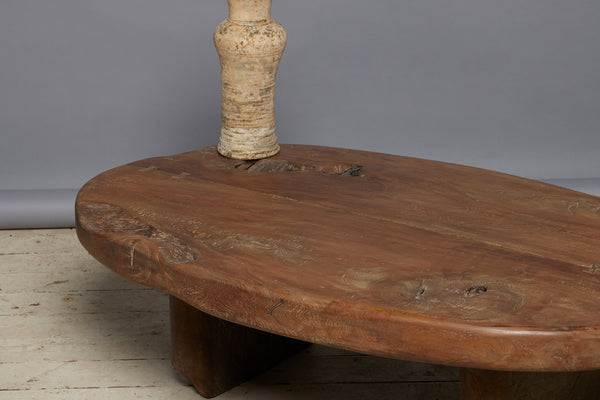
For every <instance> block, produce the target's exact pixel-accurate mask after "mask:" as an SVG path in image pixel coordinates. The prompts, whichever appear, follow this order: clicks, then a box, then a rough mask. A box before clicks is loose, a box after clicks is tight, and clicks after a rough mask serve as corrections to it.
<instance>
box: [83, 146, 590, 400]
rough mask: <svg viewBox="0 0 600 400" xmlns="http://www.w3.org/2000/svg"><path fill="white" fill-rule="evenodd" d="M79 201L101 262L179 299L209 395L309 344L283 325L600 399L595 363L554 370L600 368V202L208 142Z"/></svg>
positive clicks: (178, 360)
mask: <svg viewBox="0 0 600 400" xmlns="http://www.w3.org/2000/svg"><path fill="white" fill-rule="evenodd" d="M76 209H77V233H78V235H79V238H80V240H81V242H82V243H83V245H84V246H85V247H86V248H87V249H88V251H89V252H90V253H91V254H92V255H93V256H95V257H96V258H97V259H98V260H100V261H101V262H102V263H104V264H105V265H107V266H108V267H110V268H111V269H113V270H114V271H116V272H117V273H119V274H120V275H122V276H123V277H125V278H127V279H129V280H132V281H134V282H137V283H140V284H143V285H146V286H150V287H153V288H156V289H160V290H164V291H166V292H168V293H170V294H171V295H172V322H173V359H174V360H173V361H174V364H175V366H176V367H177V368H178V369H179V370H181V371H182V372H183V373H184V374H186V375H187V376H188V377H190V379H191V380H192V381H193V382H194V384H195V385H196V387H198V389H199V390H200V391H201V393H203V394H204V395H206V396H214V395H216V394H218V393H220V392H222V391H224V390H226V389H227V388H229V387H230V386H232V385H235V384H237V383H239V381H240V380H243V379H245V378H247V377H248V376H249V375H251V374H252V373H255V372H257V371H259V370H262V369H264V368H266V367H267V366H268V365H269V364H271V363H274V362H276V361H277V360H279V359H281V358H282V357H284V356H285V354H288V353H290V352H293V351H295V350H296V349H298V348H299V346H301V345H302V343H300V342H296V341H292V340H287V339H284V338H280V336H279V335H281V336H285V337H287V338H293V339H299V340H301V341H307V342H313V343H320V344H325V345H329V346H334V347H338V348H343V349H349V350H354V351H358V352H363V353H368V354H373V355H379V356H384V357H392V358H399V359H405V360H414V361H421V362H430V363H438V364H445V365H453V366H459V367H463V376H462V382H463V388H462V391H463V397H464V398H490V399H491V398H509V397H507V396H508V395H506V393H513V394H514V393H516V392H515V391H517V392H519V391H520V392H519V394H518V396H521V397H520V398H536V397H535V396H537V395H539V392H535V393H537V394H535V393H534V394H532V395H531V396H532V397H527V395H523V393H525V392H527V390H531V391H535V390H538V389H539V388H538V389H536V388H533V389H527V390H525V389H523V388H521V389H518V388H515V387H517V386H519V385H515V382H516V381H517V380H518V379H520V378H519V377H521V376H524V377H533V376H538V375H540V374H529V373H523V374H520V373H517V372H514V373H511V372H493V371H524V372H544V374H541V376H542V377H546V378H547V379H544V380H543V381H544V383H543V384H539V385H538V386H539V387H542V386H543V387H546V388H548V387H549V386H548V385H550V387H554V386H556V387H558V389H557V388H554V389H552V390H550V391H552V392H553V393H554V394H555V395H556V393H563V392H560V390H563V389H564V390H575V389H573V388H574V387H575V383H574V382H577V385H576V386H577V390H578V392H577V393H579V397H574V398H586V397H585V396H590V395H591V396H593V397H587V398H596V396H597V393H598V391H600V383H599V382H600V375H599V374H598V373H597V371H593V372H586V373H583V372H582V373H575V372H573V373H562V374H559V373H558V372H569V371H591V370H598V369H600V307H599V301H600V198H597V197H594V196H590V195H586V194H582V193H578V192H574V191H570V190H567V189H563V188H559V187H556V186H552V185H548V184H544V183H540V182H535V181H531V180H527V179H523V178H518V177H515V176H510V175H505V174H501V173H497V172H492V171H487V170H482V169H477V168H472V167H466V166H461V165H456V164H448V163H443V162H436V161H428V160H422V159H414V158H408V157H400V156H393V155H386V154H378V153H371V152H364V151H354V150H344V149H334V148H326V147H318V146H298V145H282V146H281V152H280V153H279V154H278V155H276V156H274V157H271V158H268V159H264V160H259V161H239V160H232V159H228V158H225V157H222V156H220V155H219V154H218V153H217V151H216V149H215V148H214V147H208V148H204V149H200V150H197V151H192V152H189V153H184V154H179V155H174V156H170V157H160V158H152V159H147V160H142V161H138V162H134V163H132V164H128V165H125V166H122V167H118V168H115V169H113V170H110V171H107V172H105V173H103V174H101V175H99V176H98V177H96V178H94V179H93V180H91V181H90V182H89V183H87V184H86V185H85V186H84V187H83V189H82V190H81V192H80V193H79V196H78V199H77V205H76ZM225 321H229V322H225ZM244 327H249V328H252V329H247V328H244ZM262 332H268V334H264V333H262ZM219 343H220V344H219ZM253 352H255V354H253ZM492 370H493V371H492ZM234 375H235V376H234ZM559 378H560V379H559ZM492 382H493V384H491V383H492ZM511 382H512V383H511ZM527 385H528V384H527V383H523V384H521V386H527ZM553 385H554V386H553ZM561 388H562V389H561ZM565 388H566V389H565ZM511 391H512V392H511ZM523 391H525V392H523ZM522 392H523V393H522ZM498 393H500V394H498ZM527 393H529V392H527ZM565 393H566V392H565ZM594 393H595V394H596V395H594ZM486 396H487V397H486ZM498 396H500V397H498ZM503 396H504V397H503ZM545 398H547V397H545ZM556 398H561V397H556Z"/></svg>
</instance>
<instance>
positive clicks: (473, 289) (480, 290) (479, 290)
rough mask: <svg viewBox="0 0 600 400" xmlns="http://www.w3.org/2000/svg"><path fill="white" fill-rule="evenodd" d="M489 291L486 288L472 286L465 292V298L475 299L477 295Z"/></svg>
mask: <svg viewBox="0 0 600 400" xmlns="http://www.w3.org/2000/svg"><path fill="white" fill-rule="evenodd" d="M487 291H488V289H487V287H486V286H471V287H470V288H468V289H467V290H465V297H473V296H475V295H478V294H481V293H485V292H487Z"/></svg>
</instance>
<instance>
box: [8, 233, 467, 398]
mask: <svg viewBox="0 0 600 400" xmlns="http://www.w3.org/2000/svg"><path fill="white" fill-rule="evenodd" d="M58 282H60V283H58ZM68 298H70V300H68V301H63V299H68ZM168 303H169V301H168V295H165V294H164V293H161V292H159V291H156V290H152V289H148V288H145V287H143V286H139V285H135V284H133V283H130V282H127V281H125V280H124V279H122V278H120V277H119V276H117V275H116V274H114V273H113V272H112V271H110V270H109V269H107V268H105V267H104V266H102V265H101V264H99V263H98V262H97V261H96V260H94V259H93V258H92V257H91V256H90V255H89V254H87V252H86V251H85V249H83V248H82V247H81V245H80V244H79V241H78V240H77V237H76V235H75V231H74V230H71V229H44V230H16V231H2V230H0V400H40V399H44V400H81V399H88V400H122V399H138V398H143V399H147V398H148V399H149V398H152V399H176V400H197V399H199V395H198V393H197V391H196V390H195V389H194V388H193V386H191V384H190V383H189V382H188V381H186V380H185V379H184V378H183V377H181V376H180V375H179V374H178V373H176V372H175V371H174V370H173V368H172V366H171V360H170V352H169V342H170V340H169V336H170V335H169V304H168ZM316 398H327V399H331V400H348V399H365V398H369V399H378V400H412V399H415V398H427V399H429V398H437V399H440V400H442V399H443V400H454V399H457V398H458V371H457V369H456V368H450V367H442V366H436V365H430V364H417V363H411V362H404V361H401V360H390V359H384V358H378V357H372V356H368V355H363V354H356V353H350V352H346V351H342V350H337V349H333V348H328V347H323V346H317V345H313V346H310V347H309V348H308V349H307V350H305V351H303V352H301V353H300V354H298V355H297V356H294V357H292V358H291V359H289V360H288V361H286V362H284V363H282V364H280V365H278V366H277V367H276V368H274V369H272V370H270V371H269V372H268V373H267V374H264V375H261V376H259V377H257V378H255V379H254V380H252V381H249V382H246V383H244V384H242V385H240V386H238V387H236V388H234V389H232V390H231V391H229V392H227V393H226V394H224V395H222V396H221V397H220V398H219V399H223V400H241V399H244V400H258V399H260V400H312V399H316Z"/></svg>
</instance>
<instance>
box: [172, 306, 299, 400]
mask: <svg viewBox="0 0 600 400" xmlns="http://www.w3.org/2000/svg"><path fill="white" fill-rule="evenodd" d="M170 307H171V359H172V363H173V366H174V367H175V369H176V370H177V371H179V372H181V373H182V374H183V375H184V376H185V377H186V378H187V379H189V380H190V381H191V382H192V384H193V385H194V386H195V387H196V389H197V390H198V391H199V392H200V394H202V395H203V396H204V397H207V398H210V397H214V396H217V395H219V394H221V393H223V392H225V391H227V390H229V389H231V388H232V387H235V386H237V385H239V384H240V383H242V382H244V381H246V380H248V379H249V378H251V377H253V376H255V375H257V374H259V373H261V372H263V371H265V370H267V369H269V368H270V367H272V366H273V365H275V364H277V363H278V362H279V361H282V360H283V359H285V358H287V357H288V356H290V355H292V354H295V353H297V352H298V351H299V350H301V349H303V348H304V347H305V346H306V345H307V344H308V343H306V342H302V341H298V340H294V339H289V338H286V337H283V336H278V335H273V334H270V333H266V332H262V331H258V330H256V329H251V328H247V327H245V326H242V325H237V324H233V323H231V322H228V321H224V320H222V319H219V318H216V317H213V316H211V315H208V314H206V313H204V312H202V311H199V310H197V309H196V308H194V307H192V306H190V305H188V304H187V303H185V302H183V301H181V300H179V299H178V298H176V297H174V296H170Z"/></svg>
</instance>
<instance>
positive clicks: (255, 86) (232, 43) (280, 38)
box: [214, 0, 287, 160]
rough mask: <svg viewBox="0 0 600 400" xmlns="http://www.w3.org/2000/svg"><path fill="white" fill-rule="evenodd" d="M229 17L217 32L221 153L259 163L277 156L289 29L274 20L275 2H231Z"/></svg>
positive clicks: (219, 146)
mask: <svg viewBox="0 0 600 400" xmlns="http://www.w3.org/2000/svg"><path fill="white" fill-rule="evenodd" d="M228 3H229V9H230V11H229V18H228V19H226V20H225V21H223V22H222V23H221V24H220V25H219V26H218V27H217V29H216V30H215V35H214V40H215V46H216V48H217V52H218V53H219V59H220V61H221V108H222V121H221V137H220V139H219V145H218V147H217V148H218V151H219V153H220V154H222V155H224V156H226V157H229V158H235V159H242V160H256V159H260V158H265V157H269V156H272V155H275V154H277V153H278V152H279V144H278V142H277V136H276V134H275V77H276V75H277V69H278V67H279V60H280V59H281V56H282V54H283V51H284V49H285V44H286V41H287V36H286V32H285V29H284V28H283V27H282V26H281V25H280V24H278V23H277V22H275V21H274V20H272V19H271V17H270V11H271V0H228Z"/></svg>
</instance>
